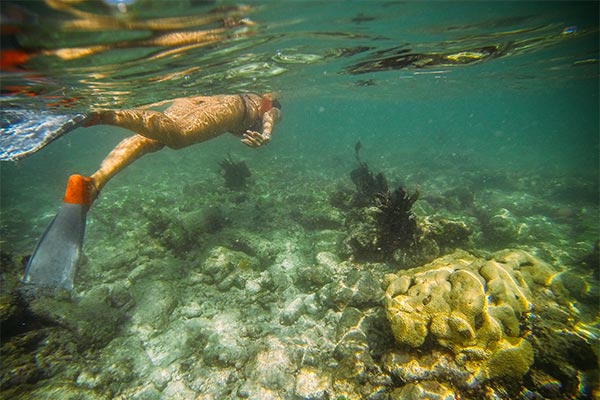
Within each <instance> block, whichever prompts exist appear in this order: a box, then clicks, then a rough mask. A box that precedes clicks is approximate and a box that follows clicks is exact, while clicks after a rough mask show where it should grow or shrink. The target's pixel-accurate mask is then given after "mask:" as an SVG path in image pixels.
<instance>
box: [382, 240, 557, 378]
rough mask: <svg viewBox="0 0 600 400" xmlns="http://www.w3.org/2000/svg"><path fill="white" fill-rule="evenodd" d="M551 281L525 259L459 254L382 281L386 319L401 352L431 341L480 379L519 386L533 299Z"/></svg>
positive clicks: (542, 267) (528, 358) (540, 266)
mask: <svg viewBox="0 0 600 400" xmlns="http://www.w3.org/2000/svg"><path fill="white" fill-rule="evenodd" d="M553 275H554V271H553V270H552V269H551V268H550V267H548V266H547V265H546V264H544V263H543V262H541V261H539V260H537V259H535V258H534V257H533V256H531V255H529V254H528V253H525V252H523V251H512V252H511V251H506V252H499V253H496V254H495V255H494V258H492V259H489V260H483V259H477V258H475V257H473V256H472V255H470V254H468V253H466V252H462V251H459V252H456V253H453V254H450V255H448V256H446V257H442V258H439V259H437V260H435V261H433V262H432V263H430V264H427V265H425V266H423V267H419V268H414V269H411V270H405V271H400V272H398V273H397V274H389V275H386V277H385V283H386V286H387V289H386V293H385V308H386V316H387V318H388V320H389V322H390V324H391V328H392V331H393V334H394V337H395V339H396V341H397V342H398V343H400V344H404V345H407V346H410V347H412V348H422V347H423V348H424V347H425V346H424V344H425V343H430V341H434V342H435V343H437V344H438V345H440V346H442V347H444V348H446V349H449V350H450V351H451V352H452V353H453V354H454V358H455V361H456V362H457V363H458V364H460V365H463V367H464V368H465V369H466V370H468V371H470V372H471V373H472V374H474V376H476V377H478V378H483V379H492V378H499V377H515V378H518V377H521V376H523V375H524V374H525V373H527V371H528V369H529V367H530V366H531V364H532V362H533V348H532V346H531V344H530V343H529V342H528V341H527V340H526V339H527V337H528V335H529V333H530V332H529V329H528V326H529V324H528V319H529V316H530V312H531V309H532V299H533V294H532V292H536V291H539V290H543V289H544V288H546V287H547V286H548V285H550V282H551V280H552V276H553ZM426 340H427V342H426Z"/></svg>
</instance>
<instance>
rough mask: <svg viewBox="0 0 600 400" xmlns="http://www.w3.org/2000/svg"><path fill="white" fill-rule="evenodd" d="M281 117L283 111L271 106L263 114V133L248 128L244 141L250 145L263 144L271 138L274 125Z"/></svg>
mask: <svg viewBox="0 0 600 400" xmlns="http://www.w3.org/2000/svg"><path fill="white" fill-rule="evenodd" d="M280 119H281V111H280V110H279V109H278V108H275V107H274V108H271V109H270V110H269V111H267V112H266V113H264V114H263V117H262V133H261V132H257V131H251V130H248V131H246V133H244V138H243V139H242V143H244V144H245V145H248V146H250V147H260V146H263V145H265V144H267V143H269V141H270V140H271V133H272V132H273V126H274V125H275V123H277V122H278V121H279V120H280Z"/></svg>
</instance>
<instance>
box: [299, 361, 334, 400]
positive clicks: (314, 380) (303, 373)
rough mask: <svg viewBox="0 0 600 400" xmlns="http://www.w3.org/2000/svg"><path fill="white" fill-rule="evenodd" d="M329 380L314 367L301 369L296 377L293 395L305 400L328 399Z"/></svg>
mask: <svg viewBox="0 0 600 400" xmlns="http://www.w3.org/2000/svg"><path fill="white" fill-rule="evenodd" d="M329 380H330V378H329V377H328V376H327V375H326V374H325V373H323V371H320V370H318V369H317V368H314V367H302V368H301V369H300V371H298V373H297V375H296V385H295V388H294V395H295V396H297V397H299V398H301V399H307V400H325V399H328V398H329V395H328V390H329V387H330V385H331V383H330V382H329Z"/></svg>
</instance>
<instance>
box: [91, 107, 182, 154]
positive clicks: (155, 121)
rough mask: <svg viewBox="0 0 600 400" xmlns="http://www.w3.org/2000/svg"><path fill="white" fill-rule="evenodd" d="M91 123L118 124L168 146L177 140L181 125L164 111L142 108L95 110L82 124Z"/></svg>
mask: <svg viewBox="0 0 600 400" xmlns="http://www.w3.org/2000/svg"><path fill="white" fill-rule="evenodd" d="M92 125H113V126H118V127H120V128H124V129H128V130H130V131H132V132H136V133H137V134H138V135H141V136H144V137H146V138H148V139H153V140H158V141H160V142H161V143H164V144H166V145H169V146H170V145H172V144H173V145H174V144H175V143H177V142H178V135H180V131H181V127H180V126H179V125H178V124H177V123H176V122H175V121H174V120H173V119H172V118H170V117H169V116H167V115H165V114H164V113H162V112H160V111H152V110H142V109H134V110H114V111H100V112H96V113H93V114H91V115H90V117H89V118H88V120H87V121H86V122H85V123H84V126H92ZM174 147H176V146H174Z"/></svg>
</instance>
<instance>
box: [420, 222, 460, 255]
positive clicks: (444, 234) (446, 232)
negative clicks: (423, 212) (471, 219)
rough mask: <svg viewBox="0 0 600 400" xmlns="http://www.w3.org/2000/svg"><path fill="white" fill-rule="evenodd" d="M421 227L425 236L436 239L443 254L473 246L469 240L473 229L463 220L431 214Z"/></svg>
mask: <svg viewBox="0 0 600 400" xmlns="http://www.w3.org/2000/svg"><path fill="white" fill-rule="evenodd" d="M420 227H421V229H422V230H423V236H424V237H427V238H430V239H432V240H433V241H435V243H436V244H437V245H438V247H439V248H440V252H441V253H442V254H446V253H448V252H449V251H452V250H455V249H465V248H469V247H472V246H471V244H470V242H469V236H470V235H471V233H472V231H471V229H470V228H469V227H468V226H467V224H465V223H464V222H463V221H459V220H453V219H448V218H443V217H440V216H429V217H426V218H425V219H424V220H423V222H422V223H421V224H420Z"/></svg>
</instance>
